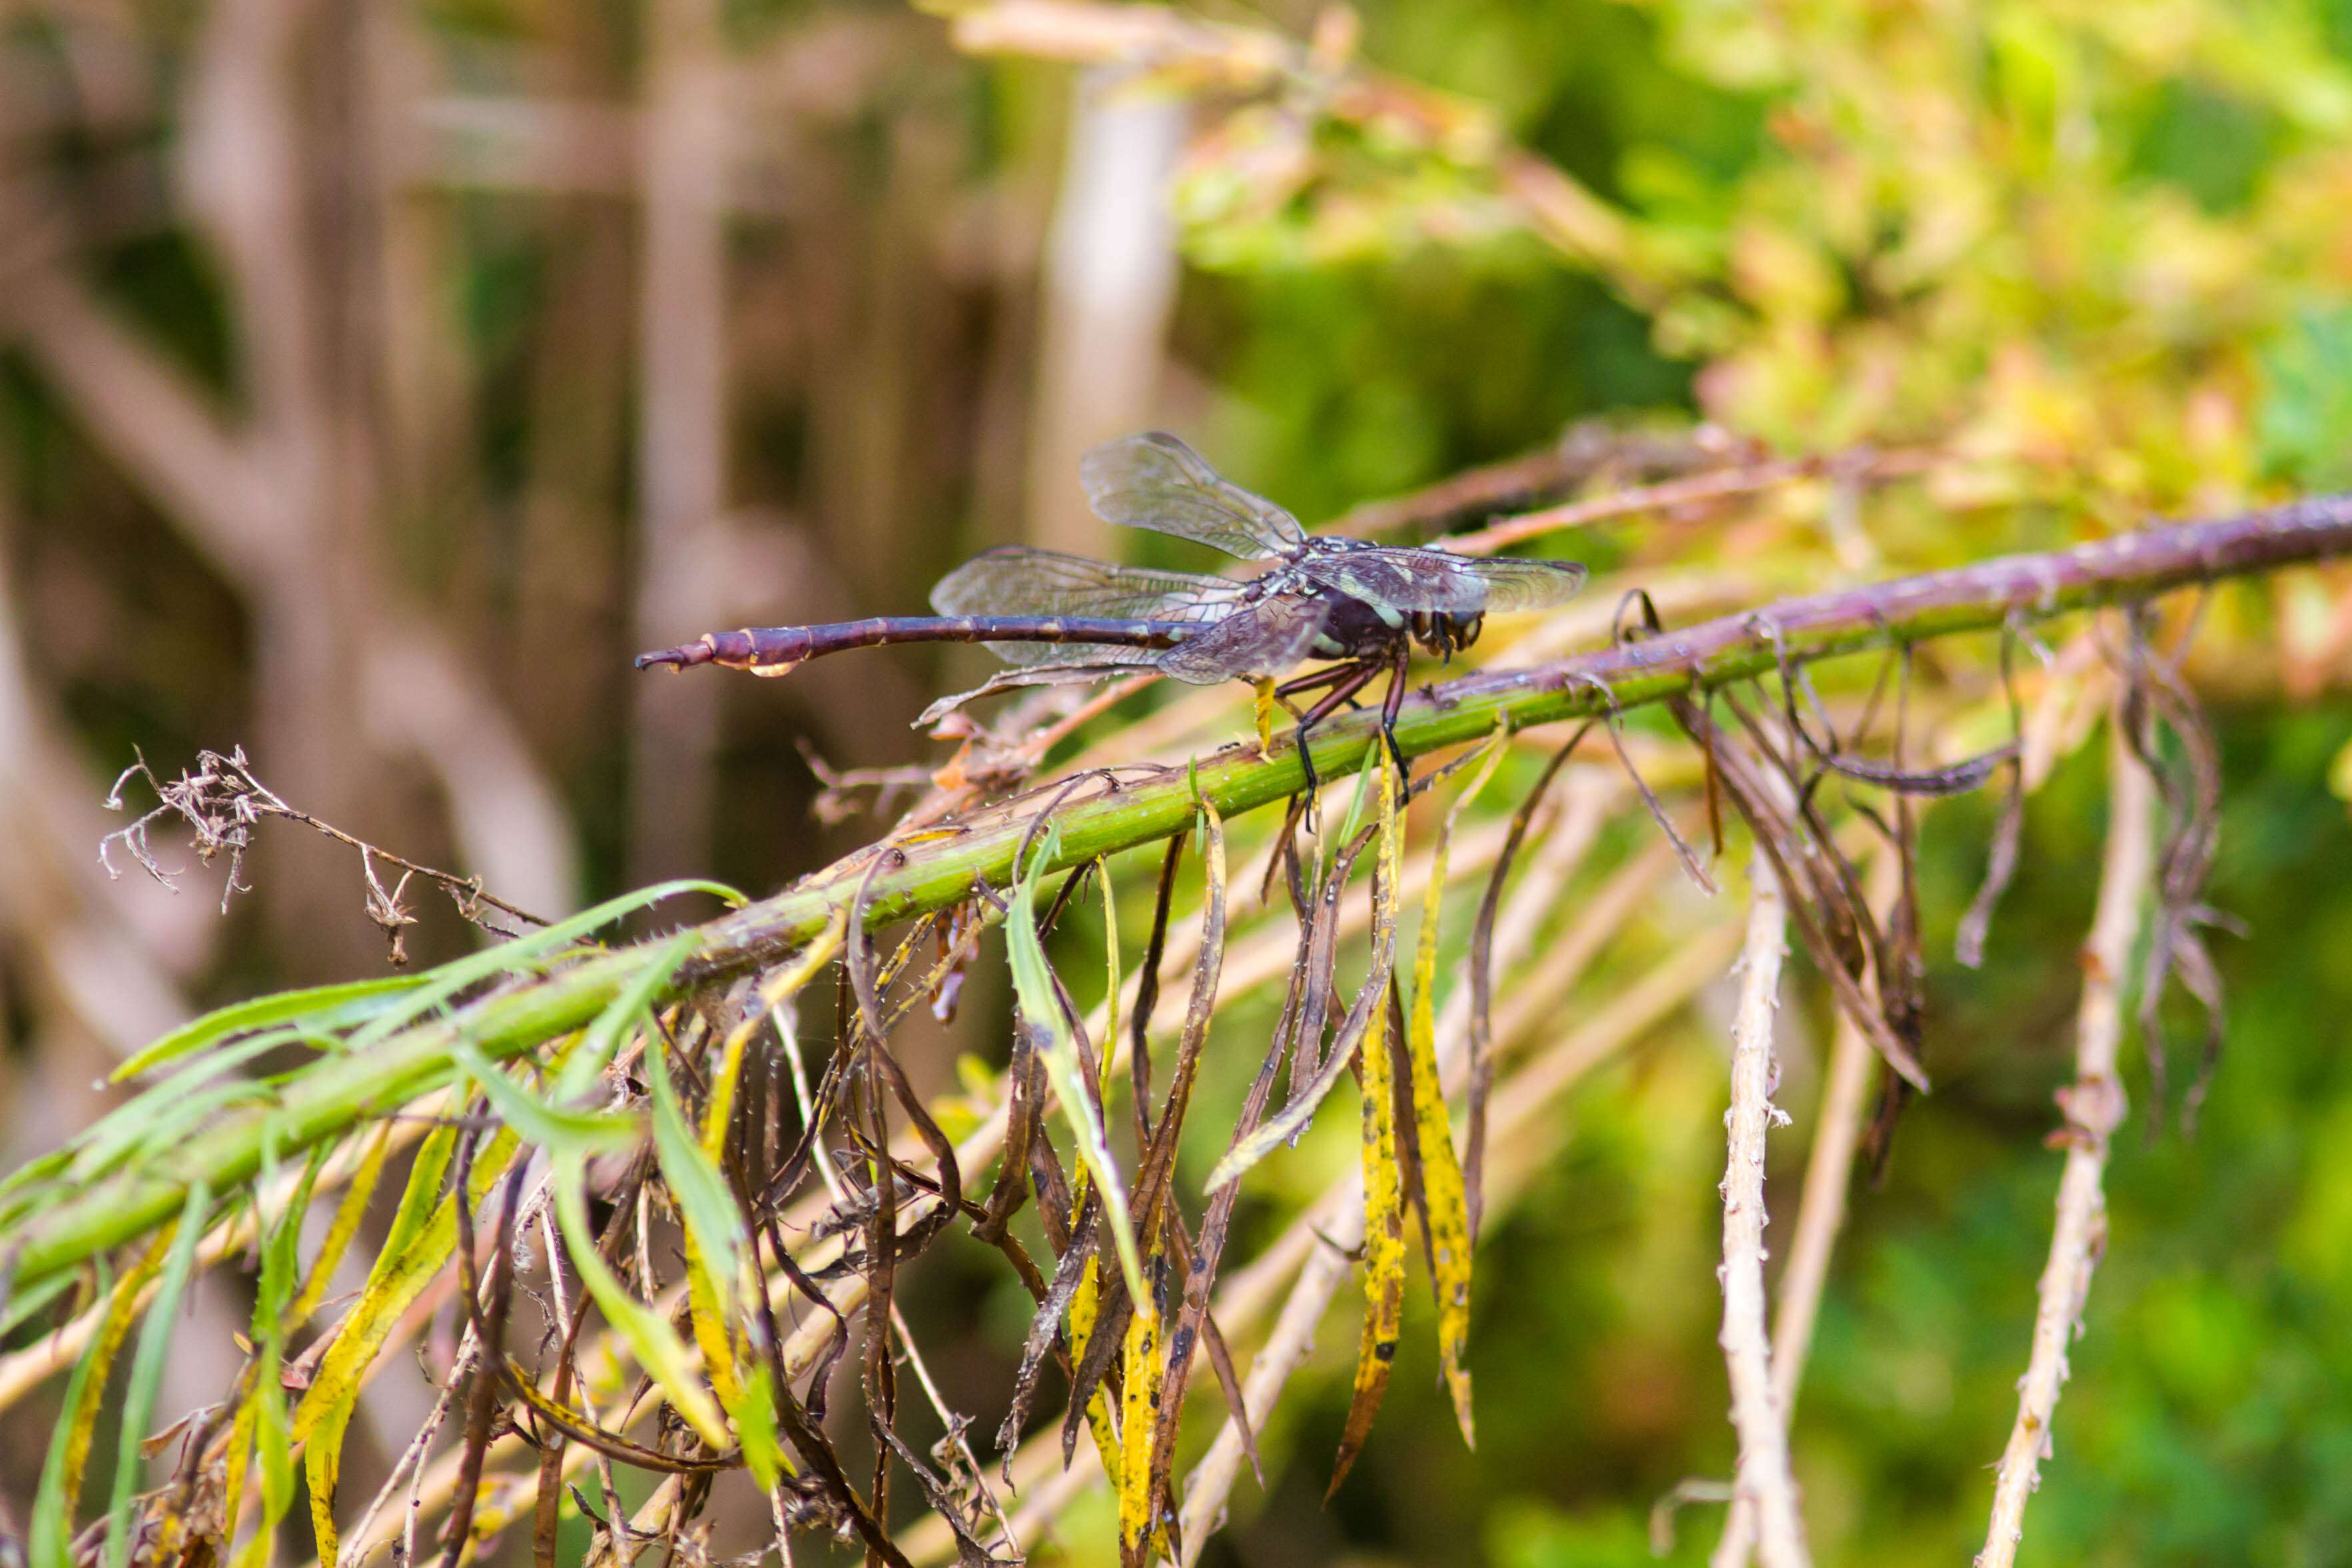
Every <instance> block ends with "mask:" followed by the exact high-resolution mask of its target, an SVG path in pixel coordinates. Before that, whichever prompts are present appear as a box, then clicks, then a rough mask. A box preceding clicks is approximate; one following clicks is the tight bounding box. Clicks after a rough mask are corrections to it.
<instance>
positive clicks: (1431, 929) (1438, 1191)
mask: <svg viewBox="0 0 2352 1568" xmlns="http://www.w3.org/2000/svg"><path fill="white" fill-rule="evenodd" d="M1504 741H1505V732H1504V731H1500V730H1497V731H1495V734H1494V736H1493V738H1492V739H1490V740H1489V741H1487V742H1486V745H1485V746H1484V747H1483V748H1482V749H1483V750H1484V751H1485V752H1486V761H1485V762H1484V763H1481V764H1480V765H1479V768H1478V771H1477V772H1476V773H1475V774H1473V775H1472V776H1471V780H1470V782H1469V783H1468V784H1465V786H1463V789H1462V792H1461V793H1460V794H1459V795H1455V796H1454V804H1453V805H1452V806H1451V807H1449V808H1448V809H1447V811H1446V813H1445V819H1444V822H1443V823H1441V824H1440V825H1439V826H1438V829H1437V842H1436V844H1435V846H1434V847H1433V848H1432V850H1431V852H1430V862H1429V890H1428V892H1427V893H1426V894H1425V895H1424V896H1423V900H1422V907H1421V938H1420V942H1419V943H1418V944H1417V946H1416V949H1415V951H1414V954H1413V964H1412V1016H1411V1018H1410V1020H1409V1022H1408V1024H1407V1026H1406V1030H1405V1043H1406V1047H1407V1059H1408V1061H1409V1062H1410V1064H1411V1072H1410V1079H1409V1083H1408V1085H1407V1086H1406V1087H1407V1088H1408V1089H1409V1094H1408V1099H1409V1100H1410V1103H1411V1104H1412V1121H1413V1127H1414V1131H1415V1133H1416V1138H1415V1142H1416V1144H1417V1145H1418V1148H1419V1151H1420V1154H1421V1224H1422V1238H1423V1242H1424V1244H1425V1245H1426V1247H1427V1248H1428V1254H1429V1277H1430V1288H1431V1289H1432V1290H1433V1292H1434V1293H1435V1295H1436V1299H1437V1350H1438V1357H1439V1360H1440V1362H1441V1363H1443V1365H1444V1369H1445V1386H1446V1391H1447V1393H1448V1394H1451V1395H1452V1397H1453V1400H1454V1420H1455V1422H1456V1423H1458V1424H1459V1425H1460V1426H1461V1428H1462V1440H1463V1441H1464V1442H1465V1443H1467V1444H1469V1445H1470V1446H1471V1447H1476V1446H1477V1436H1476V1432H1475V1427H1474V1426H1472V1424H1471V1417H1470V1372H1469V1366H1468V1352H1469V1344H1470V1204H1469V1193H1468V1189H1467V1187H1466V1186H1465V1184H1464V1182H1463V1178H1462V1163H1461V1161H1460V1160H1459V1159H1458V1158H1457V1157H1456V1155H1455V1153H1454V1132H1453V1122H1452V1119H1451V1118H1450V1117H1449V1116H1448V1115H1447V1114H1446V1109H1445V1091H1444V1088H1443V1087H1442V1086H1441V1085H1440V1084H1439V1082H1438V1077H1437V934H1438V919H1439V915H1440V913H1441V911H1442V910H1443V909H1444V902H1445V863H1446V858H1447V855H1448V852H1449V851H1450V849H1451V848H1452V846H1453V840H1454V826H1455V824H1456V823H1458V822H1459V821H1460V820H1461V817H1462V812H1463V809H1464V808H1465V807H1466V806H1467V805H1469V804H1470V803H1471V802H1472V801H1474V800H1475V799H1477V798H1478V794H1479V792H1480V791H1481V790H1483V789H1485V788H1486V781H1487V780H1488V779H1490V778H1492V777H1494V775H1495V767H1496V763H1499V762H1500V761H1501V760H1502V757H1503V752H1504V750H1505V745H1504Z"/></svg>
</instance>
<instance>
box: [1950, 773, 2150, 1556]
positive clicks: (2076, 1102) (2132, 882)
mask: <svg viewBox="0 0 2352 1568" xmlns="http://www.w3.org/2000/svg"><path fill="white" fill-rule="evenodd" d="M2108 776H2109V777H2110V778H2111V779H2112V780H2113V781H2114V782H2113V786H2112V788H2111V790H2110V792H2109V798H2108V817H2107V853H2106V864H2105V868H2104V869H2103V870H2102V871H2101V873H2100V877H2099V903H2098V909H2097V911H2096V913H2095V914H2094V915H2093V917H2092V920H2091V939H2090V941H2089V942H2088V943H2087V944H2085V946H2084V949H2083V1003H2082V1007H2081V1009H2080V1011H2079V1012H2078V1013H2077V1015H2076V1021H2075V1034H2074V1083H2073V1084H2071V1085H2070V1086H2068V1087H2067V1088H2065V1089H2060V1090H2059V1091H2058V1107H2059V1110H2061V1111H2062V1112H2063V1114H2064V1116H2065V1125H2064V1127H2063V1129H2061V1130H2060V1131H2058V1132H2057V1133H2056V1134H2055V1135H2054V1141H2055V1142H2062V1143H2063V1144H2064V1146H2065V1149H2066V1169H2065V1172H2064V1173H2063V1175H2061V1176H2060V1177H2059V1181H2058V1222H2057V1226H2056V1229H2055V1231H2054V1233H2053V1235H2052V1237H2051V1238H2050V1261H2049V1263H2048V1265H2047V1266H2046V1267H2045V1268H2043V1269H2042V1283H2041V1286H2040V1289H2039V1291H2038V1297H2039V1304H2038V1305H2037V1307H2036V1308H2035V1310H2034V1314H2033V1349H2032V1355H2031V1357H2030V1359H2029V1360H2028V1362H2027V1363H2026V1369H2025V1377H2024V1379H2023V1381H2022V1382H2021V1384H2019V1392H2018V1406H2017V1424H2016V1425H2015V1426H2013V1427H2012V1428H2011V1431H2010V1435H2009V1446H2008V1447H2006V1448H2004V1449H2003V1450H2002V1452H2001V1456H2000V1471H1999V1473H1998V1474H1997V1475H1996V1477H1995V1478H1994V1480H1993V1494H1992V1521H1991V1523H1990V1526H1989V1527H1988V1528H1987V1530H1986V1532H1985V1547H1984V1551H1983V1552H1981V1553H1979V1555H1978V1557H1977V1559H1976V1561H1977V1563H1978V1564H1979V1568H2009V1564H2010V1563H2013V1562H2014V1561H2016V1557H2017V1543H2018V1542H2019V1540H2020V1539H2021V1537H2022V1536H2023V1534H2024V1531H2025V1501H2026V1499H2028V1498H2029V1497H2031V1496H2032V1495H2033V1489H2034V1488H2035V1487H2036V1486H2037V1485H2039V1484H2040V1480H2041V1467H2042V1460H2043V1459H2044V1458H2048V1457H2049V1455H2050V1452H2051V1445H2050V1421H2051V1417H2052V1416H2053V1415H2054V1414H2055V1412H2056V1410H2057V1407H2058V1388H2059V1385H2060V1384H2063V1383H2064V1382H2065V1381H2066V1346H2067V1343H2068V1342H2070V1341H2071V1340H2072V1339H2073V1338H2074V1332H2075V1330H2076V1329H2077V1327H2078V1326H2079V1325H2080V1323H2081V1321H2082V1316H2083V1307H2084V1301H2085V1300H2087V1298H2088V1297H2089V1295H2090V1290H2091V1273H2092V1270H2094V1269H2095V1268H2097V1267H2098V1261H2099V1255H2100V1254H2101V1253H2102V1252H2103V1251H2105V1248H2106V1237H2107V1218H2106V1195H2105V1192H2104V1191H2103V1190H2102V1186H2101V1183H2102V1181H2103V1179H2104V1177H2105V1173H2106V1163H2107V1141H2108V1139H2109V1138H2110V1137H2111V1136H2113V1134H2114V1132H2115V1130H2116V1127H2117V1126H2118V1125H2120V1124H2121V1122H2122V1121H2123V1119H2124V1090H2123V1083H2122V1081H2121V1079H2118V1078H2117V1076H2116V1047H2118V1046H2119V1045H2120V1044H2121V1043H2122V1040H2123V1026H2124V1012H2123V992H2124V977H2125V976H2126V973H2128V972H2129V964H2130V962H2131V951H2132V943H2133V942H2134V941H2135V940H2136V939H2137V937H2138V934H2139V921H2140V905H2141V903H2142V902H2143V901H2144V900H2146V899H2147V893H2148V887H2149V879H2150V877H2151V875H2152V872H2153V868H2154V863H2155V862H2154V853H2153V850H2152V847H2151V842H2150V840H2151V834H2152V831H2153V827H2154V822H2155V816H2156V783H2155V781H2154V780H2153V779H2152V778H2151V777H2150V776H2149V775H2148V773H2147V769H2146V768H2145V767H2143V766H2142V765H2141V764H2140V763H2139V762H2138V761H2137V759H2136V758H2135V757H2134V756H2132V755H2131V754H2130V752H2129V750H2128V745H2127V742H2126V741H2125V739H2124V738H2123V737H2122V736H2121V734H2120V733H2117V734H2116V736H2115V737H2113V738H2112V739H2111V740H2110V742H2109V744H2108Z"/></svg>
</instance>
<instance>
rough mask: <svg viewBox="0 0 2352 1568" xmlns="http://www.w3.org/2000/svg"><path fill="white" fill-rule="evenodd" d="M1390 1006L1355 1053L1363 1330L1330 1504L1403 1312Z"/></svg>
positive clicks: (1359, 1438)
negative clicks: (1360, 1089) (1359, 1069)
mask: <svg viewBox="0 0 2352 1568" xmlns="http://www.w3.org/2000/svg"><path fill="white" fill-rule="evenodd" d="M1388 1016H1389V1015H1388V1008H1387V1007H1386V1006H1385V1005H1375V1006H1374V1007H1373V1009H1372V1019H1371V1024H1370V1027H1369V1028H1368V1029H1367V1031H1366V1033H1365V1035H1364V1048H1363V1050H1362V1052H1361V1053H1360V1059H1361V1061H1362V1064H1363V1079H1364V1098H1363V1111H1362V1120H1361V1126H1362V1141H1363V1163H1364V1330H1363V1334H1362V1337H1361V1339H1360V1342H1359V1343H1358V1345H1357V1349H1356V1383H1355V1392H1354V1394H1353V1395H1352V1396H1351V1397H1350V1398H1349V1403H1348V1424H1347V1427H1346V1429H1345V1430H1344V1431H1342V1432H1341V1434H1340V1436H1339V1458H1338V1460H1337V1461H1336V1462H1335V1464H1334V1465H1333V1467H1332V1470H1331V1485H1330V1487H1329V1489H1328V1490H1326V1491H1325V1492H1324V1494H1323V1496H1324V1500H1325V1501H1327V1502H1328V1501H1329V1500H1330V1499H1331V1497H1332V1496H1333V1495H1334V1494H1335V1493H1337V1492H1338V1491H1339V1483H1340V1482H1341V1481H1343V1480H1345V1479H1347V1478H1348V1471H1349V1468H1352V1467H1353V1466H1354V1464H1355V1462H1356V1456H1357V1455H1358V1454H1359V1453H1360V1452H1362V1450H1363V1447H1364V1439H1365V1437H1366V1436H1368V1435H1369V1434H1370V1431H1371V1429H1372V1418H1373V1416H1375V1415H1378V1414H1379V1413H1380V1408H1381V1396H1382V1395H1383V1394H1386V1393H1387V1392H1388V1385H1389V1372H1390V1370H1391V1367H1393V1366H1394V1365H1395V1363H1396V1348H1397V1331H1398V1327H1399V1324H1400V1322H1401V1321H1402V1318H1403V1313H1404V1250H1405V1249H1404V1194H1403V1189H1402V1182H1401V1180H1400V1176H1399V1172H1398V1169H1397V1123H1396V1080H1395V1078H1394V1076H1393V1073H1394V1066H1393V1064H1394V1059H1395V1058H1394V1056H1393V1054H1392V1052H1391V1049H1390V1044H1389V1038H1388Z"/></svg>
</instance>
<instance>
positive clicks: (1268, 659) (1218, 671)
mask: <svg viewBox="0 0 2352 1568" xmlns="http://www.w3.org/2000/svg"><path fill="white" fill-rule="evenodd" d="M1329 613H1330V612H1329V606H1328V605H1325V604H1324V603H1323V602H1322V601H1321V600H1319V599H1312V598H1308V597H1306V596H1305V595H1296V596H1294V595H1278V596H1276V597H1273V598H1268V599H1261V600H1259V601H1258V602H1257V603H1256V604H1255V605H1248V606H1246V607H1245V608H1243V609H1239V610H1236V611H1234V613H1233V614H1232V615H1230V616H1226V617H1225V618H1224V619H1223V620H1222V621H1219V622H1218V623H1217V624H1216V625H1215V626H1211V627H1210V628H1209V629H1208V630H1207V631H1204V632H1202V634H1201V635H1200V636H1199V637H1194V638H1192V640H1191V641H1189V642H1182V643H1179V644H1177V645H1176V646H1175V647H1171V648H1170V649H1169V650H1168V651H1167V652H1165V653H1162V654H1160V655H1158V656H1157V662H1158V664H1159V666H1160V673H1162V674H1164V675H1172V676H1174V677H1175V678H1176V679H1179V680H1181V681H1184V682H1186V683H1187V684H1188V685H1192V686H1213V685H1215V684H1216V683H1217V682H1218V681H1220V680H1231V679H1234V678H1235V677H1237V676H1259V675H1279V674H1281V673H1282V672H1283V671H1284V670H1286V669H1288V668H1290V667H1291V666H1292V665H1294V664H1297V662H1298V661H1299V660H1300V659H1302V658H1306V657H1307V654H1308V653H1310V652H1312V651H1313V650H1314V647H1315V639H1316V637H1318V636H1320V635H1321V634H1322V631H1323V621H1324V617H1325V616H1328V614H1329Z"/></svg>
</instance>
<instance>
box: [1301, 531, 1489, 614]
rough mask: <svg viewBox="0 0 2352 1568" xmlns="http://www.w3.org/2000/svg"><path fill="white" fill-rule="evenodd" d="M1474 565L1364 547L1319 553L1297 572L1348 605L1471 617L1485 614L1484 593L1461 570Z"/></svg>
mask: <svg viewBox="0 0 2352 1568" xmlns="http://www.w3.org/2000/svg"><path fill="white" fill-rule="evenodd" d="M1476 564H1478V563H1477V562H1475V561H1474V560H1472V559H1471V558H1470V557H1467V556H1462V555H1448V554H1447V553H1445V552H1444V551H1442V550H1391V549H1389V548H1387V547H1385V546H1381V545H1365V546H1363V547H1362V548H1360V549H1355V550H1333V551H1330V552H1328V553H1326V552H1320V551H1318V552H1316V553H1315V554H1312V555H1309V556H1308V557H1307V559H1306V560H1304V561H1301V562H1300V563H1298V570H1299V571H1300V572H1302V573H1304V574H1307V576H1309V577H1312V578H1314V579H1315V580H1316V581H1317V582H1318V583H1325V584H1329V585H1330V586H1332V587H1334V588H1337V589H1338V590H1339V592H1340V593H1342V594H1345V595H1348V596H1349V598H1351V599H1361V600H1362V601H1363V602H1364V603H1366V604H1368V605H1378V606H1381V607H1384V608H1387V609H1391V610H1402V611H1406V612H1408V613H1410V612H1413V611H1431V612H1435V613H1440V614H1444V615H1454V616H1475V615H1479V614H1482V613H1483V612H1484V611H1485V610H1486V584H1483V583H1481V582H1480V581H1479V580H1478V579H1477V577H1476V576H1475V575H1473V574H1471V573H1469V572H1466V571H1465V570H1464V568H1465V567H1467V566H1473V565H1476Z"/></svg>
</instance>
